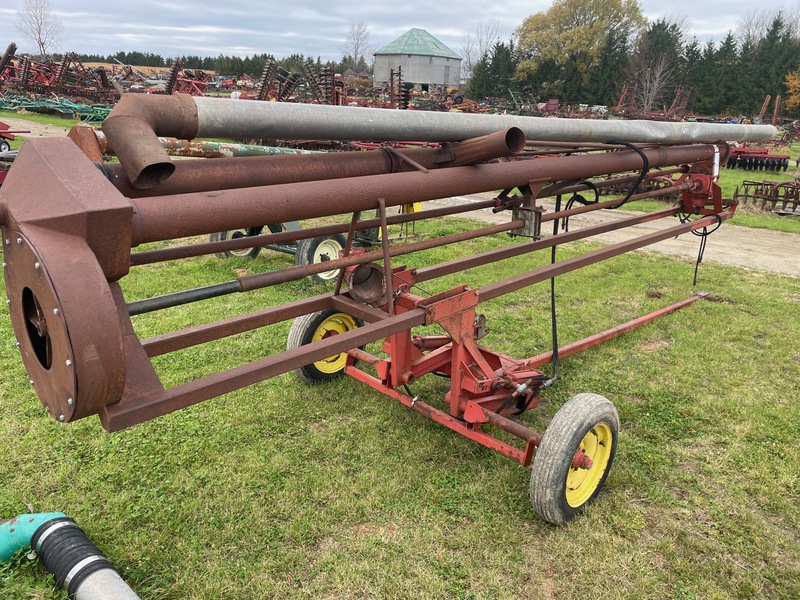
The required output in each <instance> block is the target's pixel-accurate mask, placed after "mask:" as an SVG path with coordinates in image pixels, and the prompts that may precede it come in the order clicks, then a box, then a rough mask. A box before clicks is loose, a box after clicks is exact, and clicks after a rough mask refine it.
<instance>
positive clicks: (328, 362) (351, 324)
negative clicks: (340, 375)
mask: <svg viewBox="0 0 800 600" xmlns="http://www.w3.org/2000/svg"><path fill="white" fill-rule="evenodd" d="M357 327H358V323H356V320H355V319H354V318H353V317H351V316H350V315H346V314H344V313H335V314H333V315H331V316H329V317H328V318H327V319H325V320H324V321H323V322H322V323H320V325H319V327H317V329H316V330H315V331H314V335H313V337H312V338H311V341H312V342H318V341H320V340H324V339H325V338H327V337H330V336H332V335H339V334H340V333H345V332H346V331H352V330H353V329H356V328H357ZM346 364H347V353H346V352H341V353H340V354H334V355H333V356H329V357H328V358H324V359H322V360H318V361H317V362H315V363H314V367H315V368H316V369H317V370H318V371H319V372H320V373H326V374H331V373H336V372H338V371H341V370H342V369H344V367H345V365H346Z"/></svg>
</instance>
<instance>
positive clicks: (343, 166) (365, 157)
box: [101, 127, 525, 198]
mask: <svg viewBox="0 0 800 600" xmlns="http://www.w3.org/2000/svg"><path fill="white" fill-rule="evenodd" d="M524 147H525V136H524V135H523V133H522V131H521V130H520V129H518V128H516V127H511V128H509V129H504V130H502V131H497V132H495V133H493V134H490V135H485V136H481V137H479V138H474V139H469V140H465V141H463V142H457V143H454V144H445V145H444V146H443V147H442V148H406V149H391V148H385V149H384V148H381V149H378V150H369V151H361V152H333V153H328V154H325V153H319V154H302V155H299V154H298V155H287V156H268V157H263V156H259V157H240V158H226V159H224V160H213V161H180V162H178V163H175V165H174V166H175V172H174V174H173V175H172V177H170V178H169V179H168V180H166V181H164V182H162V183H160V184H159V185H156V186H155V187H150V188H146V189H138V188H136V187H135V186H133V185H131V184H130V183H129V182H128V180H127V177H126V176H125V169H124V168H123V166H122V165H121V164H108V165H103V166H102V167H101V168H102V170H103V172H104V173H105V174H106V177H108V179H109V181H111V183H113V184H114V186H115V187H116V188H117V189H118V190H120V191H121V192H122V193H123V194H125V195H126V196H127V197H129V198H140V197H144V196H166V195H172V194H182V193H189V192H204V191H211V190H219V189H235V188H244V187H256V186H261V185H276V184H284V183H296V182H300V181H317V180H325V179H342V178H345V177H358V176H363V175H380V174H384V173H397V172H406V171H416V170H418V167H417V166H416V165H419V166H420V167H423V168H425V169H436V168H439V167H454V166H463V165H470V164H475V163H481V162H485V161H487V160H491V159H493V158H501V157H506V156H511V155H514V154H517V153H518V152H520V151H522V149H523V148H524Z"/></svg>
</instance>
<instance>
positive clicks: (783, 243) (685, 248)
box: [425, 194, 800, 277]
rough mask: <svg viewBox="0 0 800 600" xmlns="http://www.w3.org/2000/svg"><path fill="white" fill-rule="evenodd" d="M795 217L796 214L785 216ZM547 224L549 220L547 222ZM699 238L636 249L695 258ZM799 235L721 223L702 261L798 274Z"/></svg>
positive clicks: (504, 217)
mask: <svg viewBox="0 0 800 600" xmlns="http://www.w3.org/2000/svg"><path fill="white" fill-rule="evenodd" d="M491 197H492V196H491V194H489V195H485V194H481V195H475V196H459V197H456V198H447V199H443V200H436V201H433V202H426V203H425V204H426V208H427V207H428V206H430V208H434V207H436V206H452V205H454V204H463V203H464V202H475V201H477V200H484V199H487V198H491ZM544 205H545V207H547V208H548V210H552V205H550V206H548V204H547V203H546V202H545V203H544ZM634 214H636V213H633V212H630V211H621V210H598V211H594V212H591V213H587V214H585V215H576V216H574V217H572V218H571V219H570V222H569V223H570V230H577V229H581V228H584V227H592V226H594V225H602V224H604V223H610V222H614V221H619V220H620V219H625V218H629V217H632V216H634ZM470 216H471V217H472V218H475V219H478V220H481V221H484V222H486V223H505V222H507V221H508V219H509V215H508V214H507V213H506V214H503V213H501V214H494V213H492V211H491V210H490V209H482V210H479V211H475V212H472V213H470ZM786 218H796V217H786ZM676 224H677V221H676V220H675V219H661V220H659V221H655V222H650V223H644V224H642V225H636V226H634V227H628V228H626V229H623V230H620V231H612V232H610V233H604V234H602V235H598V236H596V237H593V238H590V239H592V240H597V241H602V242H604V243H607V244H615V243H617V242H622V241H625V240H629V239H631V238H634V237H637V236H640V235H644V234H647V233H651V232H654V231H658V230H660V229H666V228H667V227H672V226H674V225H676ZM548 225H549V223H548ZM699 244H700V239H699V238H698V237H697V236H694V235H689V234H686V235H682V236H679V237H677V238H673V239H669V240H666V241H663V242H659V243H657V244H653V245H652V246H647V247H646V248H644V249H643V250H638V252H648V251H650V252H662V253H664V254H673V255H676V256H682V257H686V258H690V259H696V258H697V251H698V248H699ZM799 248H800V235H798V234H794V233H783V232H779V231H769V230H766V229H752V228H750V227H739V226H737V225H730V224H728V223H724V224H723V225H722V227H720V228H719V229H718V230H717V231H715V232H714V233H713V234H712V235H711V236H710V237H709V238H708V242H707V245H706V250H705V254H704V258H703V260H704V261H711V262H716V263H720V264H724V265H733V266H737V267H746V268H749V269H756V270H759V271H771V272H773V273H783V274H785V275H793V276H795V277H796V276H798V275H800V252H798V249H799Z"/></svg>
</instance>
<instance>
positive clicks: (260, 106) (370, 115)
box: [103, 94, 777, 189]
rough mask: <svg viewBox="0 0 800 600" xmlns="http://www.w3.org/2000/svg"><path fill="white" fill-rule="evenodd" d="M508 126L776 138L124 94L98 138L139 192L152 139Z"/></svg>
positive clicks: (384, 136)
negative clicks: (107, 144)
mask: <svg viewBox="0 0 800 600" xmlns="http://www.w3.org/2000/svg"><path fill="white" fill-rule="evenodd" d="M179 97H180V98H179ZM509 127H519V128H520V129H521V130H522V132H523V133H524V134H525V137H526V138H527V139H536V140H544V141H569V142H608V141H611V140H624V141H627V142H646V143H660V144H687V143H695V142H715V141H720V140H722V141H725V140H727V141H734V140H737V141H748V142H753V141H762V140H769V139H772V138H774V137H775V136H776V135H777V129H776V128H775V127H773V126H771V125H728V124H725V125H717V124H712V123H667V122H656V121H601V120H591V119H547V118H541V117H519V116H511V115H474V114H464V113H438V112H437V113H434V112H420V111H396V110H378V109H372V108H358V107H348V106H327V105H322V104H291V103H286V102H247V101H241V100H230V99H225V98H201V97H191V96H185V95H183V94H176V95H174V96H164V97H158V96H154V95H146V94H125V95H124V96H123V98H122V99H121V100H120V102H119V103H118V104H117V105H116V106H115V107H114V110H112V111H111V114H109V116H108V117H107V118H106V120H105V121H104V123H103V132H104V133H105V134H106V136H107V137H108V140H109V142H110V144H111V146H112V147H113V148H114V150H115V151H116V153H117V156H118V157H119V159H120V163H122V165H123V167H124V169H125V173H126V175H127V176H128V179H129V181H130V182H131V183H132V184H133V186H134V187H137V188H140V189H144V188H148V187H153V186H155V185H157V184H158V183H159V182H161V181H163V180H165V179H167V178H168V177H169V176H170V175H172V172H173V171H174V166H173V164H172V161H171V160H170V158H169V156H168V155H167V153H166V152H165V151H164V149H163V148H162V147H161V143H160V142H159V141H158V138H157V136H174V137H177V138H181V139H193V138H195V137H234V138H264V139H275V138H282V139H294V140H298V139H336V140H371V141H392V140H394V141H434V142H457V141H461V140H465V139H469V138H475V137H479V136H483V135H488V134H491V133H494V132H496V131H499V130H502V129H507V128H509Z"/></svg>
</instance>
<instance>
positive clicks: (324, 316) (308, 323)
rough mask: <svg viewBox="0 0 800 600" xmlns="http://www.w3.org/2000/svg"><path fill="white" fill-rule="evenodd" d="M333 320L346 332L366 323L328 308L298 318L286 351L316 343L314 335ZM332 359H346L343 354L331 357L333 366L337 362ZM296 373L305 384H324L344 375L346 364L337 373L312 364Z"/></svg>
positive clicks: (287, 341)
mask: <svg viewBox="0 0 800 600" xmlns="http://www.w3.org/2000/svg"><path fill="white" fill-rule="evenodd" d="M337 315H340V316H341V317H337ZM331 319H333V320H335V321H337V322H338V323H340V324H341V326H342V329H344V330H346V331H351V330H352V329H353V328H352V327H351V326H352V325H355V326H356V327H362V326H363V325H364V321H362V320H361V319H356V318H355V317H352V316H350V315H346V314H344V313H342V311H340V310H336V309H335V308H326V309H325V310H321V311H319V312H315V313H311V314H310V315H305V316H302V317H297V318H296V319H295V320H294V321H293V322H292V326H291V328H290V329H289V336H288V338H287V340H286V349H287V350H293V349H295V348H299V347H300V346H305V345H306V344H310V343H311V342H312V341H314V333H315V332H316V331H317V330H318V329H319V327H320V326H322V324H323V323H325V321H328V320H331ZM331 359H338V360H339V361H340V362H342V363H343V362H344V361H345V359H346V357H345V356H344V355H343V354H339V355H337V356H336V357H331V358H330V359H328V360H330V361H331V364H333V363H334V362H335V360H331ZM319 362H322V361H319ZM294 373H295V375H297V377H299V378H300V381H302V382H304V383H310V384H317V383H324V382H326V381H330V380H332V379H335V378H337V377H340V376H341V375H342V374H343V373H344V364H342V366H341V369H337V370H335V371H323V370H320V369H319V368H317V366H315V364H314V363H312V364H310V365H305V366H304V367H300V368H299V369H295V370H294Z"/></svg>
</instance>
